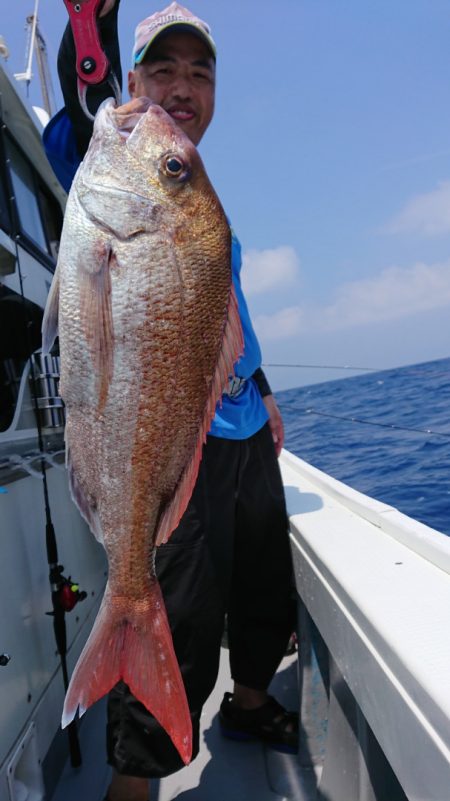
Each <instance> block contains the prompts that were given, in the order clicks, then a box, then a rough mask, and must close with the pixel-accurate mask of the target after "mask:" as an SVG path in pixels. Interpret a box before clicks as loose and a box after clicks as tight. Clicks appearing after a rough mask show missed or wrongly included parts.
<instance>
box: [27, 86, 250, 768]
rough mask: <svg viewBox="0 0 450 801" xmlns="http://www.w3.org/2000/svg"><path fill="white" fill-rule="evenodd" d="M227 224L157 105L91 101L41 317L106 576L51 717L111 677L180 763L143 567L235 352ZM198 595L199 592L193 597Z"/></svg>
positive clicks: (170, 660)
mask: <svg viewBox="0 0 450 801" xmlns="http://www.w3.org/2000/svg"><path fill="white" fill-rule="evenodd" d="M230 251H231V245H230V230H229V225H228V223H227V220H226V218H225V215H224V212H223V210H222V208H221V205H220V203H219V201H218V199H217V197H216V195H215V193H214V190H213V188H212V187H211V184H210V182H209V180H208V178H207V175H206V173H205V170H204V167H203V165H202V162H201V160H200V157H199V155H198V153H197V151H196V149H195V147H194V145H193V144H192V143H191V142H190V141H189V139H188V138H187V137H186V136H185V135H184V133H183V132H182V131H181V130H180V129H179V128H178V127H177V125H176V124H175V123H174V121H173V120H172V119H171V118H170V117H169V116H168V115H167V114H166V113H165V111H163V109H162V108H160V107H159V106H157V105H154V104H152V103H150V101H146V100H143V99H140V100H139V101H133V102H132V103H131V104H129V109H128V113H124V112H123V111H122V112H121V110H120V109H119V110H117V111H116V110H115V109H114V107H113V104H112V102H111V101H107V102H106V103H105V104H104V105H103V107H102V108H101V109H100V111H99V113H98V115H97V117H96V120H95V125H94V133H93V137H92V141H91V144H90V147H89V150H88V152H87V154H86V157H85V159H84V161H83V163H82V165H81V166H80V168H79V170H78V173H77V175H76V178H75V180H74V183H73V186H72V189H71V192H70V195H69V199H68V203H67V209H66V214H65V220H64V228H63V234H62V239H61V248H60V254H59V259H58V266H57V270H56V273H55V277H54V281H53V284H52V288H51V292H50V295H49V300H48V303H47V308H46V312H45V317H44V324H43V347H44V350H48V349H49V348H50V347H51V346H52V343H53V341H54V338H55V336H56V335H57V333H59V341H60V353H61V385H60V386H61V395H62V397H63V399H64V402H65V405H66V412H67V424H66V449H67V466H68V474H69V481H70V486H71V491H72V496H73V498H74V500H75V502H76V504H77V505H78V507H79V509H80V511H81V513H82V514H83V516H84V517H85V519H86V520H87V522H88V523H89V526H90V528H91V530H92V531H93V533H94V534H95V536H96V537H97V538H98V539H99V540H100V541H101V542H103V543H104V546H105V549H106V552H107V555H108V562H109V577H108V583H107V586H106V590H105V595H104V599H103V602H102V605H101V607H100V610H99V613H98V616H97V619H96V621H95V624H94V627H93V630H92V632H91V634H90V637H89V639H88V641H87V643H86V646H85V648H84V650H83V652H82V654H81V656H80V659H79V661H78V663H77V665H76V668H75V671H74V673H73V676H72V680H71V682H70V686H69V689H68V692H67V696H66V700H65V705H64V712H63V725H67V723H69V722H70V720H72V718H73V717H74V715H75V713H76V710H77V707H79V711H80V714H82V713H83V712H84V711H85V710H86V709H87V707H89V706H90V705H91V704H92V703H94V702H95V701H96V700H98V699H99V698H101V697H102V696H103V695H105V693H107V692H108V691H109V690H110V689H111V688H112V687H113V686H114V685H115V684H116V683H117V682H118V681H119V680H120V679H123V680H124V681H125V682H126V683H127V684H128V685H129V687H130V689H131V691H132V692H133V694H134V695H135V696H136V697H137V698H138V699H139V700H140V701H141V702H142V703H143V704H145V706H146V707H147V708H148V709H149V710H150V711H151V712H152V713H153V714H154V715H155V717H156V718H157V719H158V720H159V722H160V723H161V725H162V726H163V727H164V728H165V729H166V731H167V732H168V733H169V735H170V737H171V738H172V740H173V742H174V744H175V746H176V747H177V749H178V751H179V753H180V755H181V757H182V758H183V760H184V761H185V762H186V763H187V762H189V760H190V757H191V749H192V735H191V722H190V716H189V709H188V705H187V702H186V696H185V692H184V686H183V682H182V679H181V675H180V672H179V667H178V664H177V661H176V657H175V654H174V650H173V645H172V638H171V634H170V629H169V626H168V622H167V618H166V613H165V609H164V604H163V600H162V597H161V592H160V589H159V586H158V582H157V579H156V577H155V572H154V566H153V565H154V551H155V547H156V546H157V545H158V544H160V543H162V542H166V541H167V539H168V537H169V536H170V534H171V532H172V531H173V529H174V528H175V527H176V525H177V524H178V522H179V520H180V517H181V515H182V514H183V512H184V510H185V508H186V506H187V504H188V501H189V498H190V495H191V493H192V489H193V486H194V483H195V480H196V476H197V472H198V467H199V462H200V458H201V450H202V444H203V442H204V440H205V437H206V433H207V431H208V428H209V425H210V422H211V419H212V417H213V415H214V409H215V406H216V403H217V401H218V399H219V398H220V395H221V393H222V390H223V388H224V386H225V384H226V383H227V381H228V378H229V376H230V374H232V372H233V364H234V362H235V360H236V358H237V357H238V355H239V354H240V353H241V351H242V332H241V326H240V322H239V315H238V310H237V304H236V298H235V295H234V291H233V289H232V282H231V253H230ZM207 602H208V599H205V603H207Z"/></svg>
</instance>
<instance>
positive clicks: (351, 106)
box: [0, 0, 450, 389]
mask: <svg viewBox="0 0 450 801" xmlns="http://www.w3.org/2000/svg"><path fill="white" fill-rule="evenodd" d="M33 6H34V2H33V0H15V2H14V4H9V7H8V12H7V17H6V19H4V18H2V19H1V20H0V33H1V34H3V36H4V37H5V39H6V41H7V43H8V46H9V48H10V50H11V56H10V59H9V69H10V70H11V71H12V72H16V71H22V70H23V67H24V50H25V32H24V22H25V18H26V16H27V14H29V13H31V12H32V10H33ZM158 7H159V6H158V5H154V4H153V3H147V2H141V0H133V1H132V2H131V0H128V1H127V0H122V6H121V12H120V25H121V43H122V50H123V63H124V69H125V70H127V68H128V61H129V52H130V49H131V45H132V39H133V30H134V26H135V23H136V22H137V21H139V20H140V19H142V18H143V17H145V16H147V15H148V14H150V13H152V12H153V11H154V10H155V8H158ZM189 7H190V8H191V10H193V11H195V12H196V13H197V14H198V15H199V16H201V17H203V18H204V19H206V20H207V21H208V22H209V23H210V25H211V27H212V29H213V34H214V37H215V39H216V42H217V46H218V54H219V55H218V85H217V105H216V115H215V119H214V121H213V124H212V125H211V128H210V130H209V131H208V133H207V134H206V136H205V138H204V141H203V142H202V143H201V145H200V151H201V153H202V156H203V158H204V161H205V164H206V167H207V170H208V173H209V175H210V177H211V179H212V182H213V184H214V186H215V187H216V190H217V192H218V194H219V196H220V198H221V200H222V202H223V205H224V207H225V209H226V211H227V213H228V215H229V217H230V218H231V220H232V223H233V226H234V228H235V230H236V232H237V234H238V236H239V238H240V239H241V242H242V245H243V249H244V253H245V261H244V271H243V282H244V286H245V288H246V293H247V298H248V303H249V307H250V310H251V314H252V318H253V321H254V324H255V327H256V329H257V332H258V335H259V337H260V341H261V345H262V349H263V354H264V361H265V362H267V363H277V364H279V363H295V364H324V365H333V364H335V365H357V366H368V367H379V368H384V367H394V366H399V365H403V364H412V363H415V362H419V361H426V360H429V359H435V358H441V357H445V356H448V355H449V354H450V344H449V340H450V336H449V335H450V322H449V317H450V69H449V66H450V65H449V56H448V29H449V18H450V11H449V6H448V3H447V2H444V0H409V2H408V3H406V2H392V0H389V1H388V0H284V2H283V3H280V2H279V1H278V0H239V2H238V0H230V1H229V2H227V3H225V2H223V0H220V1H219V0H193V2H192V3H191V4H190V6H189ZM2 17H3V13H2ZM65 19H66V11H65V8H64V5H63V2H62V0H41V2H40V21H41V29H42V32H43V34H44V36H45V38H46V41H47V46H48V51H49V59H50V62H51V66H52V67H54V64H55V61H56V53H57V48H58V42H59V38H60V35H61V33H62V30H63V27H64V24H65ZM35 83H36V86H35V87H32V89H31V98H32V100H33V101H35V102H36V101H37V102H38V103H39V102H40V101H39V94H38V86H37V80H36V82H35ZM54 83H55V88H56V84H57V79H56V75H55V76H54ZM267 372H268V375H269V377H270V380H271V383H272V385H273V387H274V388H275V389H282V388H286V387H290V386H299V385H301V384H309V383H312V382H314V381H325V380H330V379H332V378H340V377H342V376H344V375H350V374H351V373H350V372H347V373H343V372H340V371H330V370H312V369H297V368H268V370H267Z"/></svg>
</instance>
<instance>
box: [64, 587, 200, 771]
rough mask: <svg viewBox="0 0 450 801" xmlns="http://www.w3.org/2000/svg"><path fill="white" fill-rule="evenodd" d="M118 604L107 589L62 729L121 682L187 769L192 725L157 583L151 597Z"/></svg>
mask: <svg viewBox="0 0 450 801" xmlns="http://www.w3.org/2000/svg"><path fill="white" fill-rule="evenodd" d="M123 601H124V603H122V604H121V603H120V602H118V599H117V598H115V597H114V596H113V595H112V594H111V592H110V591H109V588H108V587H107V589H106V591H105V597H104V599H103V601H102V605H101V607H100V611H99V613H98V616H97V619H96V621H95V623H94V628H93V629H92V632H91V634H90V636H89V639H88V641H87V643H86V645H85V647H84V649H83V651H82V653H81V656H80V658H79V660H78V662H77V665H76V667H75V670H74V672H73V675H72V678H71V681H70V684H69V689H68V691H67V695H66V700H65V702H64V711H63V717H62V725H63V727H64V726H67V724H68V723H70V721H71V720H73V718H74V716H75V714H76V711H77V708H78V709H79V711H80V715H81V714H83V712H85V711H86V709H88V707H90V706H91V705H92V704H93V703H95V701H98V700H99V699H100V698H102V697H103V696H104V695H106V693H108V692H109V690H111V689H112V688H113V687H114V686H115V685H116V684H117V682H118V681H119V680H120V679H123V681H125V682H126V684H128V686H129V688H130V690H131V692H132V693H133V695H134V696H135V697H136V698H137V699H138V700H139V701H140V702H141V703H142V704H144V706H145V707H146V708H147V709H148V710H149V711H150V712H151V713H152V714H153V715H154V716H155V717H156V718H157V720H158V721H159V723H160V724H161V726H163V728H164V729H165V730H166V731H167V733H168V734H169V736H170V737H171V739H172V741H173V743H174V745H175V747H176V748H177V750H178V751H179V753H180V756H181V758H182V759H183V762H184V763H185V764H186V765H187V764H188V763H189V762H190V759H191V755H192V723H191V717H190V713H189V707H188V704H187V700H186V694H185V690H184V685H183V680H182V678H181V674H180V669H179V667H178V663H177V660H176V656H175V652H174V649H173V644H172V636H171V633H170V629H169V624H168V621H167V615H166V611H165V608H164V602H163V600H162V595H161V590H160V588H159V585H158V584H157V582H154V583H152V584H151V585H150V588H149V595H148V596H147V597H146V598H144V599H139V600H138V601H133V599H130V598H124V599H123Z"/></svg>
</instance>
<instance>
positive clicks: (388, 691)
mask: <svg viewBox="0 0 450 801" xmlns="http://www.w3.org/2000/svg"><path fill="white" fill-rule="evenodd" d="M0 115H1V120H0V126H1V138H0V171H1V174H2V182H1V187H0V282H1V285H0V325H1V326H2V329H1V330H2V337H1V340H0V341H1V343H2V357H1V360H0V389H1V430H0V519H1V533H2V536H1V546H0V547H1V560H0V565H1V567H0V599H1V609H2V626H1V643H0V698H1V701H2V703H1V714H0V801H27V800H28V801H42V799H45V801H63V799H64V801H71V799H72V798H73V799H75V798H76V799H79V798H80V797H84V798H86V799H87V801H101V799H102V798H103V797H104V795H105V791H106V788H107V785H108V782H109V768H108V767H107V764H106V753H105V752H104V739H105V736H104V729H105V714H106V713H105V703H104V701H101V702H99V703H97V704H96V705H95V706H94V707H93V708H92V709H90V710H88V712H87V713H86V715H85V716H84V718H83V720H82V723H81V725H80V726H79V727H78V729H77V730H72V736H71V742H70V743H69V738H68V736H67V732H63V731H61V729H60V715H61V709H62V704H63V697H64V676H63V673H64V666H63V665H61V658H60V657H61V654H60V653H58V648H57V645H56V642H55V635H54V625H53V623H54V621H55V615H54V614H53V616H52V615H51V614H49V613H52V612H53V613H54V612H55V607H54V606H53V608H52V603H53V601H54V596H55V593H57V592H59V591H60V590H61V589H62V588H63V587H64V588H67V587H68V588H69V595H70V593H72V595H73V596H74V597H73V600H74V601H76V603H75V604H74V607H73V609H72V610H71V611H69V610H68V609H67V610H65V615H64V622H65V624H66V629H67V631H66V637H67V667H68V671H69V673H70V671H71V670H72V668H73V667H74V665H75V663H76V660H77V658H78V655H79V653H80V651H81V648H82V646H83V644H84V642H85V640H86V638H87V636H88V633H89V631H90V628H91V626H92V623H93V620H94V618H95V615H96V613H97V610H98V606H99V603H100V600H101V597H102V592H103V589H104V586H105V582H106V560H105V557H104V553H103V550H102V549H101V547H100V546H99V545H98V544H97V542H96V540H95V539H94V537H93V536H92V535H91V534H90V532H89V531H88V528H87V526H86V524H85V523H84V521H83V520H82V519H81V517H80V515H79V513H78V511H77V510H76V508H75V506H74V505H73V503H72V501H71V499H70V496H69V492H68V487H67V477H66V472H65V465H64V408H63V405H62V403H61V399H60V397H59V395H58V391H57V389H58V388H57V383H58V357H57V355H52V356H48V357H45V358H43V357H42V355H41V354H40V352H39V351H40V341H39V334H38V333H37V332H39V330H40V321H41V319H42V313H43V308H44V305H45V301H46V297H47V293H48V289H49V286H50V283H51V279H52V274H53V271H54V268H55V259H56V256H57V249H58V239H59V233H60V228H61V221H62V215H63V210H64V204H65V193H64V192H63V190H62V189H61V187H60V185H59V184H58V182H57V180H56V178H55V176H54V174H53V172H52V170H51V168H50V166H49V164H48V162H47V160H46V158H45V155H44V153H43V150H42V146H41V142H40V129H39V124H37V123H36V121H35V118H34V115H33V111H32V110H31V109H30V108H28V107H27V104H26V103H25V102H24V101H23V100H22V99H21V97H20V96H19V94H18V92H17V88H16V86H15V85H14V82H13V80H12V79H11V77H10V76H9V74H8V72H7V70H6V68H4V67H3V66H2V65H1V64H0ZM36 410H37V412H38V417H36ZM280 462H281V468H282V473H283V480H284V485H285V492H286V499H287V504H288V511H289V517H290V528H291V543H292V552H293V560H294V566H295V578H296V590H297V595H298V608H299V614H298V632H297V638H298V642H299V650H298V653H294V654H292V655H290V656H287V657H286V659H285V660H284V661H283V663H282V665H281V666H280V669H279V671H278V673H277V675H276V677H275V679H274V683H273V688H272V689H274V691H275V693H276V695H277V697H278V698H279V699H280V700H281V701H282V702H283V703H285V704H286V705H287V706H289V707H290V708H293V707H295V706H297V708H298V709H299V712H300V720H301V736H300V749H299V753H298V755H287V754H281V753H279V752H277V751H274V750H272V749H269V748H267V747H265V746H263V745H262V744H260V743H244V744H243V743H235V742H230V741H227V740H224V739H222V738H221V735H220V732H219V727H218V720H217V711H218V707H219V704H220V700H221V697H222V694H223V691H224V689H230V686H231V680H230V676H229V672H228V666H227V651H226V647H225V646H224V648H223V654H222V657H223V658H222V662H221V670H220V676H219V681H218V684H217V686H216V689H215V690H214V692H213V694H212V696H211V697H210V699H209V700H208V703H207V704H206V707H205V711H204V715H203V718H202V738H203V744H202V748H201V752H200V755H199V757H198V758H197V759H196V760H195V761H194V762H193V763H192V765H190V766H189V767H188V768H186V769H184V770H183V771H182V772H180V773H177V774H174V775H173V776H170V777H168V778H167V779H163V780H161V781H157V782H156V781H155V782H152V783H151V785H152V786H151V798H152V801H155V799H158V801H168V800H169V799H174V798H179V799H186V801H188V799H191V798H195V799H197V801H206V799H211V798H214V799H217V801H231V799H233V801H244V799H245V801H266V800H267V801H269V799H270V801H286V799H294V800H295V801H405V799H408V801H449V798H450V789H449V788H450V683H449V681H448V674H449V667H450V643H449V638H448V637H447V636H446V631H447V629H448V621H447V617H448V609H449V602H450V539H449V538H447V537H445V536H444V535H442V534H440V533H439V532H437V531H434V530H432V529H430V528H428V527H427V526H425V525H423V524H420V523H418V522H416V521H414V520H412V519H411V518H408V517H407V516H405V515H403V514H401V513H400V512H398V511H397V510H396V509H394V508H392V507H391V506H388V505H386V504H383V503H381V502H379V501H375V500H373V499H371V498H369V497H367V496H365V495H362V494H361V493H359V492H356V491H355V490H353V489H351V488H350V487H348V486H346V485H345V484H343V483H341V482H339V481H336V480H335V479H333V478H331V477H330V476H328V475H326V474H325V473H323V472H321V471H319V470H317V469H316V468H314V467H313V466H311V465H309V464H307V463H306V462H304V461H302V460H301V459H299V458H297V457H295V456H294V455H292V454H290V453H289V452H288V451H283V453H282V456H281V460H280ZM49 525H50V527H51V528H53V529H54V531H55V532H56V536H55V541H54V543H53V547H54V546H55V545H56V546H57V554H55V551H54V550H53V552H52V551H51V547H50V549H49V547H48V532H49ZM51 528H50V530H51ZM55 556H57V558H56V559H55ZM52 560H53V561H52ZM59 565H61V569H59ZM55 571H56V572H55ZM49 576H50V578H51V580H52V585H51V584H50V582H49ZM55 576H56V581H55ZM58 577H59V578H58ZM62 579H64V581H62ZM78 582H80V584H79V585H78ZM71 597H72V596H71ZM69 605H70V604H69ZM74 740H75V748H74ZM78 744H79V745H80V747H81V764H79V762H80V760H79V757H78V755H77V747H76V746H77V745H78Z"/></svg>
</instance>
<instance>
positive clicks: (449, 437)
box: [276, 358, 450, 536]
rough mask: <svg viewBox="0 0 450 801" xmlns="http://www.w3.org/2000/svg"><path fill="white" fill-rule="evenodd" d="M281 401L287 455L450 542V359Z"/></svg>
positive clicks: (293, 392)
mask: <svg viewBox="0 0 450 801" xmlns="http://www.w3.org/2000/svg"><path fill="white" fill-rule="evenodd" d="M276 399H277V402H278V405H279V407H280V410H281V412H282V415H283V419H284V424H285V433H286V439H285V447H286V448H287V449H288V450H290V451H291V452H292V453H295V454H296V455H297V456H299V457H300V458H301V459H304V460H305V461H307V462H309V463H310V464H312V465H314V466H315V467H318V468H319V469H320V470H323V471H324V472H326V473H329V474H330V475H332V476H334V477H335V478H337V479H339V480H340V481H344V482H345V483H346V484H349V485H350V486H352V487H354V488H355V489H357V490H360V491H361V492H364V493H365V494H366V495H370V496H371V497H373V498H377V499H378V500H380V501H384V502H386V503H388V504H390V505H391V506H394V507H396V508H397V509H399V510H400V511H401V512H404V514H407V515H409V516H410V517H413V518H415V519H416V520H419V521H421V522H422V523H426V525H428V526H431V527H432V528H435V529H437V530H438V531H441V532H443V533H444V534H447V535H448V536H450V358H449V359H439V360H438V361H433V362H426V363H423V364H416V365H410V366H408V367H400V368H397V369H395V370H385V371H382V372H376V373H373V372H371V373H367V374H364V375H358V376H356V377H352V378H343V379H339V380H336V381H328V382H325V383H321V384H314V385H312V386H306V387H299V388H298V389H289V390H285V391H283V392H277V393H276ZM427 432H433V433H427ZM439 434H440V435H442V436H439Z"/></svg>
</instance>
